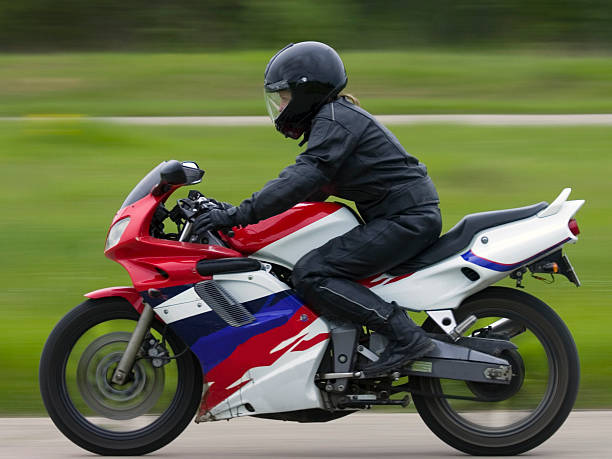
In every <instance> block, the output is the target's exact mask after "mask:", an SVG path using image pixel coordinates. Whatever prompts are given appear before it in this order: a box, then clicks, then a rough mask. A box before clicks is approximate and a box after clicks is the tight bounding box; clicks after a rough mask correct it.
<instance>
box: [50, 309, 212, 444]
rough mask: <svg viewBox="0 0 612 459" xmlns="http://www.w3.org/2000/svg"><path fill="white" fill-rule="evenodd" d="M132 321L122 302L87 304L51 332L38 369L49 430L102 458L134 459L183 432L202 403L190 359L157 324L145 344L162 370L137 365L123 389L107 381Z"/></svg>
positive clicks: (142, 362) (141, 361)
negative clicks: (161, 354) (159, 355)
mask: <svg viewBox="0 0 612 459" xmlns="http://www.w3.org/2000/svg"><path fill="white" fill-rule="evenodd" d="M138 318H139V315H138V313H137V312H136V311H135V310H134V308H133V307H132V306H131V305H130V304H129V303H128V302H127V301H126V300H124V299H122V298H105V299H99V300H87V301H85V302H84V303H81V304H80V305H79V306H77V307H76V308H74V309H73V310H72V311H70V312H69V313H68V314H67V315H66V316H65V317H64V318H63V319H62V320H61V321H60V322H59V323H58V324H57V325H56V327H55V328H54V329H53V331H52V332H51V335H50V336H49V338H48V340H47V342H46V344H45V347H44V349H43V353H42V356H41V362H40V372H39V378H40V389H41V394H42V398H43V401H44V403H45V407H46V408H47V411H48V412H49V416H51V419H52V420H53V422H54V423H55V425H56V426H57V427H58V428H59V429H60V430H61V431H62V433H64V435H66V436H67V437H68V438H69V439H70V440H72V441H73V442H74V443H76V444H77V445H79V446H81V447H82V448H85V449H87V450H89V451H91V452H94V453H97V454H102V455H140V454H146V453H149V452H151V451H155V450H157V449H159V448H161V447H162V446H164V445H166V444H168V443H169V442H171V441H172V440H173V439H174V438H176V437H177V436H178V435H179V434H180V433H181V432H182V431H183V430H184V429H185V427H187V425H188V423H189V422H190V420H191V419H192V418H193V416H194V415H195V412H196V410H197V408H198V405H199V403H200V400H201V396H202V370H201V367H200V364H199V363H198V361H197V359H196V358H195V356H194V355H193V354H192V353H191V351H190V350H189V349H187V348H186V346H185V344H184V343H183V342H182V341H181V340H180V339H179V338H178V337H177V336H176V335H175V334H174V333H173V332H172V330H170V329H168V330H166V332H165V336H166V342H165V343H163V344H162V342H163V339H162V334H163V332H164V330H163V329H164V325H163V324H162V323H160V322H158V321H156V320H154V321H153V324H152V326H151V330H150V335H149V336H148V338H147V340H148V342H149V343H151V344H153V345H155V346H156V349H157V350H162V348H165V349H166V350H167V351H168V354H169V356H170V359H169V362H168V361H167V364H166V365H163V366H156V365H153V361H152V360H151V359H148V358H147V359H145V358H138V359H137V360H136V362H135V364H134V367H133V370H132V373H131V374H130V375H129V378H128V380H127V381H126V382H125V384H122V385H117V384H115V383H113V382H112V381H111V378H112V374H113V372H114V369H115V368H116V366H117V364H118V363H119V360H120V359H121V356H122V354H123V352H124V351H125V349H126V347H127V343H128V341H129V339H130V336H131V333H132V331H133V330H134V328H135V326H136V321H137V320H138Z"/></svg>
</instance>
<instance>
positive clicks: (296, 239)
mask: <svg viewBox="0 0 612 459" xmlns="http://www.w3.org/2000/svg"><path fill="white" fill-rule="evenodd" d="M357 225H359V221H358V219H357V217H356V216H355V214H354V213H353V211H352V210H351V209H349V208H348V207H346V206H344V205H342V204H338V203H332V202H303V203H300V204H298V205H296V206H295V207H292V208H291V209H289V210H287V211H286V212H283V213H282V214H279V215H276V216H274V217H271V218H268V219H266V220H262V221H260V222H259V223H256V224H254V225H248V226H247V227H245V228H242V229H238V230H235V234H234V236H233V237H227V238H226V242H227V243H228V244H229V245H230V247H231V248H233V249H234V250H237V251H239V252H241V253H243V254H245V255H249V256H251V257H253V258H257V259H258V260H262V261H268V262H270V263H276V264H279V265H281V266H285V267H286V268H289V269H292V268H293V266H294V265H295V263H296V262H297V261H298V260H299V259H300V258H301V257H302V256H304V255H305V254H307V253H308V252H310V251H311V250H313V249H315V248H317V247H320V246H322V245H323V244H325V243H326V242H327V241H329V240H330V239H333V238H335V237H337V236H340V235H342V234H344V233H346V232H347V231H349V230H351V229H352V228H354V227H355V226H357Z"/></svg>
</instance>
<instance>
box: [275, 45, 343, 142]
mask: <svg viewBox="0 0 612 459" xmlns="http://www.w3.org/2000/svg"><path fill="white" fill-rule="evenodd" d="M346 82H347V77H346V70H344V64H342V60H341V59H340V56H338V53H337V52H336V51H334V49H333V48H330V47H329V46H327V45H326V44H324V43H319V42H316V41H304V42H301V43H295V44H290V45H288V46H285V47H284V48H283V49H281V50H280V51H279V52H278V53H276V54H275V55H274V57H273V58H272V59H270V62H268V66H267V67H266V73H265V76H264V90H265V91H264V92H265V97H266V106H267V108H268V113H269V115H270V118H272V121H274V124H275V125H276V129H278V130H279V131H280V132H282V133H283V134H285V136H286V137H291V138H292V139H297V138H299V137H300V136H301V135H302V134H303V133H304V132H305V131H307V130H308V128H309V127H310V124H311V122H312V118H313V117H314V116H315V115H316V114H317V112H318V111H319V109H320V108H321V107H322V106H323V104H325V103H326V102H327V101H328V100H330V99H332V98H334V97H336V96H337V95H338V93H339V92H340V91H342V89H343V88H344V87H345V86H346ZM282 90H288V91H290V92H291V100H290V101H289V103H288V104H287V105H286V106H285V107H284V108H282V106H281V100H280V98H281V96H280V94H279V91H282Z"/></svg>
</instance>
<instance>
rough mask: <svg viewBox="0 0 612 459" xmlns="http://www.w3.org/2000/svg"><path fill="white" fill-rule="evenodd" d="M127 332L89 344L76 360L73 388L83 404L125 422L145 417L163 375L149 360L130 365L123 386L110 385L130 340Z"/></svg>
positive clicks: (154, 399) (155, 398) (159, 389)
mask: <svg viewBox="0 0 612 459" xmlns="http://www.w3.org/2000/svg"><path fill="white" fill-rule="evenodd" d="M130 337H131V333H129V332H113V333H108V334H106V335H103V336H100V337H99V338H96V339H95V340H94V341H92V342H91V343H90V344H89V345H88V346H87V348H86V349H85V351H84V352H83V354H81V358H80V359H79V363H78V366H77V381H76V382H77V387H78V389H79V392H80V394H81V397H83V401H84V402H85V403H86V404H87V406H89V408H91V409H92V410H93V411H94V412H95V413H97V414H99V415H101V416H104V417H106V418H108V419H114V420H126V419H133V418H136V417H138V416H141V415H143V414H146V413H147V412H149V411H150V410H151V408H153V407H154V406H155V404H156V403H157V401H158V400H159V398H160V396H161V394H162V392H163V390H164V380H165V372H164V369H163V368H155V367H154V366H153V365H152V364H151V362H150V361H149V360H146V359H139V360H136V362H135V363H134V367H133V368H132V372H131V375H130V377H129V379H128V380H127V381H126V383H125V384H122V385H118V384H115V383H113V382H112V381H111V378H112V376H113V372H114V371H115V368H116V367H117V365H118V364H119V361H120V360H121V356H122V355H123V352H124V351H125V349H126V347H127V344H128V342H129V340H130Z"/></svg>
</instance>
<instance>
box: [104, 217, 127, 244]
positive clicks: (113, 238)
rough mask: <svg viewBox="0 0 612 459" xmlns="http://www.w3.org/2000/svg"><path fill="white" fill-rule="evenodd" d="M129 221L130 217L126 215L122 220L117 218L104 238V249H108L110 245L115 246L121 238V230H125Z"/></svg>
mask: <svg viewBox="0 0 612 459" xmlns="http://www.w3.org/2000/svg"><path fill="white" fill-rule="evenodd" d="M129 223H130V217H127V218H124V219H122V220H119V221H118V222H117V223H115V224H114V225H113V226H112V227H111V229H110V231H109V232H108V237H107V238H106V247H105V248H104V250H105V251H106V250H108V249H110V248H111V247H114V246H116V245H117V244H118V243H119V241H120V240H121V236H123V232H124V231H125V229H126V228H127V226H128V224H129Z"/></svg>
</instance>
